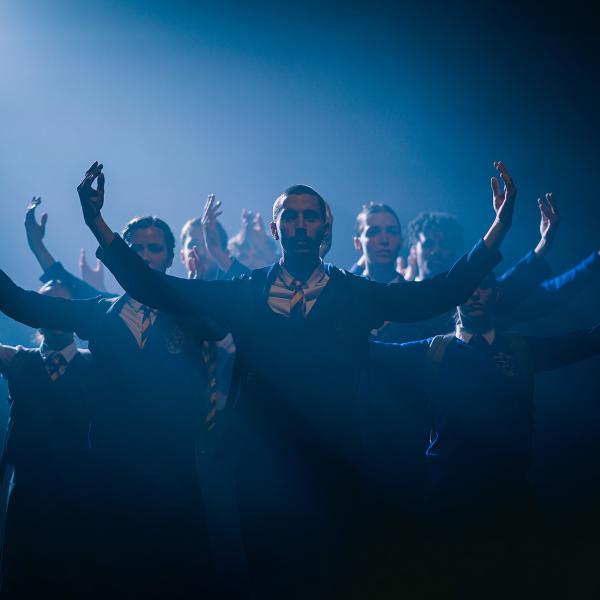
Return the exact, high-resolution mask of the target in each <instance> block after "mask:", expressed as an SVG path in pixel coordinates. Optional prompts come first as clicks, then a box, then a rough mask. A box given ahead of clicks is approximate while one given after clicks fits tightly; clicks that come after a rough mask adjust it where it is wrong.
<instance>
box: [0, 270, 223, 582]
mask: <svg viewBox="0 0 600 600" xmlns="http://www.w3.org/2000/svg"><path fill="white" fill-rule="evenodd" d="M125 301H126V297H125V296H121V297H119V298H113V299H106V298H92V299H87V300H65V299H62V298H51V297H49V296H44V295H41V294H37V293H35V292H28V291H25V290H23V289H21V288H19V287H18V286H16V285H15V284H14V283H13V282H12V281H11V280H10V279H9V278H8V277H7V276H6V275H5V274H4V273H0V309H1V310H2V311H4V312H5V313H6V314H7V315H9V316H11V317H12V318H14V319H16V320H19V321H21V322H23V323H25V324H27V325H29V326H31V327H36V328H39V327H42V328H47V329H58V330H64V331H74V332H75V333H76V334H77V335H78V336H79V337H80V338H82V339H84V340H88V341H89V349H90V351H91V355H92V361H91V363H92V366H93V369H94V371H95V376H96V378H97V379H96V381H97V382H98V383H97V384H95V385H94V386H93V388H91V389H90V390H89V391H90V393H91V394H92V395H93V404H94V409H93V429H92V432H91V440H92V446H93V456H94V461H95V464H96V467H97V468H96V472H95V475H96V477H95V483H96V486H97V496H98V498H99V499H101V502H102V503H103V507H102V515H103V518H105V519H106V520H105V523H104V526H105V527H104V529H105V531H106V532H108V533H107V534H106V540H105V543H106V544H107V545H108V546H109V547H107V548H106V552H105V553H104V558H105V559H106V560H109V561H110V562H111V565H110V566H109V567H107V568H110V569H111V570H113V569H114V568H115V565H117V567H119V564H121V565H122V566H121V567H119V568H121V569H122V572H121V573H120V574H116V573H115V572H114V571H113V572H112V575H111V578H112V579H111V578H109V579H111V580H113V579H114V580H117V579H119V578H120V577H125V578H127V579H128V580H129V581H131V582H132V585H137V584H136V583H135V579H136V577H137V576H136V574H138V575H139V572H138V571H137V570H136V569H134V568H133V567H132V563H131V561H132V560H134V559H136V558H137V559H138V561H139V562H138V564H137V565H136V567H137V568H139V569H140V571H141V572H145V573H147V574H148V575H149V576H148V577H147V578H145V579H144V581H147V580H149V579H150V581H152V580H151V577H164V578H165V581H166V579H169V578H170V579H173V577H175V578H179V579H178V581H179V580H180V581H183V580H184V577H183V576H182V573H181V568H180V567H182V566H184V565H188V566H189V563H186V562H185V561H186V560H187V561H189V560H192V559H197V560H196V563H198V561H199V562H202V561H204V558H202V557H203V556H204V555H205V549H203V548H201V547H202V545H203V544H205V542H206V535H205V531H204V530H205V523H204V521H203V519H204V515H203V508H202V501H201V496H200V489H199V482H198V478H197V470H196V452H197V451H198V449H199V445H201V444H202V443H204V441H203V435H204V432H205V429H206V415H207V412H208V410H209V405H208V402H209V393H208V391H209V385H208V378H207V373H206V368H205V364H204V362H203V359H202V356H201V345H200V344H201V342H202V341H203V339H205V338H206V337H207V336H212V337H213V338H214V337H215V334H214V331H213V332H211V331H208V330H207V329H206V327H205V323H204V322H203V321H201V320H199V319H195V318H191V319H186V318H177V317H173V316H171V315H168V314H164V313H159V315H158V316H157V319H156V321H155V324H154V326H153V327H152V328H151V329H150V336H149V338H148V340H147V342H146V345H145V347H144V349H143V350H142V349H140V348H139V347H138V344H137V342H136V340H135V338H134V337H133V335H132V334H131V332H130V330H129V329H128V327H127V326H126V324H125V323H124V322H123V320H122V319H121V317H120V315H119V312H120V308H121V306H122V304H123V303H124V302H125ZM207 331H208V333H207ZM217 339H218V334H217ZM101 533H104V531H102V532H101ZM201 555H202V556H201ZM119 557H121V559H122V561H121V560H120V559H119ZM165 561H168V564H169V565H171V566H172V569H173V571H169V569H167V568H166V566H165V565H166V564H167V562H165ZM149 565H155V566H156V568H154V567H149ZM204 572H205V571H204V567H203V566H200V567H199V566H198V564H196V565H195V566H194V568H192V567H191V566H189V571H187V573H188V574H189V576H190V577H192V578H193V577H196V576H197V577H201V575H202V573H204ZM166 573H171V574H172V575H173V577H170V576H169V577H167V575H166ZM193 573H196V575H193ZM121 580H122V579H121ZM107 582H108V579H107ZM149 585H150V587H152V585H155V586H156V585H158V584H156V582H154V583H151V584H149Z"/></svg>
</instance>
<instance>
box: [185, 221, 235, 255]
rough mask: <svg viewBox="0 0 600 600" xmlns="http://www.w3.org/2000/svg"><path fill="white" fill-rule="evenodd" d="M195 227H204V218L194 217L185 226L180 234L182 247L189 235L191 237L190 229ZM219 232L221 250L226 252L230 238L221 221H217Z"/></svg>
mask: <svg viewBox="0 0 600 600" xmlns="http://www.w3.org/2000/svg"><path fill="white" fill-rule="evenodd" d="M194 227H202V217H194V218H193V219H189V220H188V221H186V222H185V223H184V224H183V227H182V228H181V233H180V234H179V241H180V243H181V245H182V246H183V242H184V240H185V238H186V237H187V236H188V235H190V229H192V228H194ZM217 231H218V232H219V243H220V246H221V250H223V251H226V250H227V242H228V241H229V237H228V236H227V232H226V231H225V227H223V225H221V222H220V221H217Z"/></svg>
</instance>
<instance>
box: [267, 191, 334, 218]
mask: <svg viewBox="0 0 600 600" xmlns="http://www.w3.org/2000/svg"><path fill="white" fill-rule="evenodd" d="M302 194H306V195H307V196H313V197H314V198H316V199H317V201H318V203H319V210H320V211H321V215H322V216H323V220H324V221H325V220H327V205H326V204H325V200H323V197H322V196H321V194H319V193H318V192H317V191H316V190H315V189H313V188H311V187H310V186H309V185H303V184H296V185H292V186H290V187H289V188H287V189H286V190H284V191H283V192H281V194H279V196H277V199H276V200H275V202H274V203H273V221H277V217H278V216H279V213H280V212H281V208H282V205H283V201H284V200H285V199H286V198H287V197H288V196H300V195H302Z"/></svg>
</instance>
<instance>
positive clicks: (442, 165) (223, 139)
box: [0, 0, 600, 533]
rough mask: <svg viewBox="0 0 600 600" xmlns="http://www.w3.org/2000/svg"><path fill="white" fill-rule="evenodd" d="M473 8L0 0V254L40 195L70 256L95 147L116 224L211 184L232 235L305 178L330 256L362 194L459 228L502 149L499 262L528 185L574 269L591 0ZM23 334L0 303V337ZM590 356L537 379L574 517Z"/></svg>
mask: <svg viewBox="0 0 600 600" xmlns="http://www.w3.org/2000/svg"><path fill="white" fill-rule="evenodd" d="M470 4H472V5H469V6H465V5H461V4H453V3H428V2H418V3H413V2H411V3H407V4H403V3H395V4H394V6H389V5H387V4H384V3H379V2H377V1H373V2H368V3H367V2H363V3H346V4H341V3H339V4H328V5H325V6H323V5H322V4H321V3H317V2H303V3H298V4H295V5H294V6H293V7H291V6H289V5H288V3H279V4H275V3H267V2H263V3H240V2H229V1H223V2H218V3H217V2H214V3H188V2H166V1H165V2H158V1H150V2H143V3H141V2H140V3H135V2H126V1H122V2H116V1H113V0H109V1H106V2H103V3H89V2H66V1H64V0H59V1H55V2H51V3H50V2H42V1H38V2H33V1H31V0H25V1H17V0H8V1H5V2H3V3H2V5H1V6H0V75H1V89H0V133H1V135H0V139H1V143H0V201H1V203H2V204H1V206H2V209H1V213H0V214H1V217H0V219H1V220H0V261H1V267H2V268H3V269H5V270H6V271H7V272H8V273H9V274H10V275H11V276H12V277H13V278H14V279H15V280H16V281H17V282H18V283H19V284H21V285H24V286H25V287H28V288H32V287H35V286H36V285H37V283H36V281H37V279H36V278H37V277H38V276H39V268H38V266H37V264H36V262H35V260H34V258H33V256H32V255H31V254H30V253H29V251H28V249H27V246H26V242H25V236H24V231H23V226H22V221H23V214H24V208H25V205H26V203H27V201H28V200H29V198H30V197H31V196H32V195H34V194H36V195H41V196H42V197H43V209H44V210H47V211H48V212H49V213H50V219H49V223H48V233H47V243H48V246H49V248H50V250H51V252H53V253H54V255H55V256H56V257H57V258H58V259H60V260H62V261H63V263H64V264H65V265H66V266H67V268H69V269H71V270H73V271H76V270H77V256H78V252H79V248H80V247H85V248H86V249H87V250H88V254H89V255H91V254H92V253H93V250H94V243H93V240H92V237H91V235H90V234H89V232H88V231H87V230H86V229H85V227H84V226H83V223H82V219H81V216H80V210H79V206H78V201H77V197H76V193H75V188H76V186H77V184H78V182H79V181H80V179H81V177H82V175H83V173H84V171H85V169H86V168H87V166H88V165H89V164H90V163H91V162H93V161H94V160H96V159H98V160H100V161H102V162H103V163H104V165H105V172H106V176H107V185H106V187H107V199H106V209H105V214H106V218H107V220H108V221H109V223H110V224H111V225H112V226H113V227H114V228H121V227H122V226H123V225H124V224H125V222H126V221H127V220H128V219H130V218H131V217H133V216H136V215H140V214H144V213H148V212H152V213H155V214H157V215H159V216H161V217H163V218H164V219H166V220H167V221H168V222H169V223H170V224H171V225H172V227H173V228H174V229H175V230H178V229H179V228H180V227H181V225H182V224H183V222H184V221H185V220H186V219H188V218H189V217H192V216H195V215H198V214H199V213H200V209H201V206H202V205H203V202H204V198H205V197H206V195H207V194H208V193H210V192H213V193H215V194H216V195H217V196H218V198H219V199H221V200H222V201H223V203H224V209H225V214H224V215H223V222H224V224H225V226H226V228H227V229H228V231H229V233H230V234H232V233H234V232H235V231H236V230H237V229H238V227H239V213H240V211H241V209H242V208H243V207H248V208H254V209H257V210H261V211H262V212H263V213H265V214H266V215H268V214H269V211H270V207H271V204H272V201H273V200H274V198H275V197H276V196H277V195H278V193H279V192H280V191H281V190H282V189H284V188H285V187H287V186H289V185H291V184H293V183H299V182H302V183H307V184H310V185H313V186H314V187H316V188H317V189H318V190H319V191H320V192H321V193H322V194H323V196H324V197H325V198H326V199H327V200H328V201H329V202H330V204H331V206H332V209H333V212H334V215H335V219H336V220H335V227H334V232H335V233H334V245H333V250H332V252H331V255H330V258H331V260H332V262H335V263H337V264H339V265H340V266H349V265H350V264H351V263H352V262H353V261H354V259H355V257H356V256H355V253H354V250H353V247H352V224H353V220H354V217H355V215H356V213H357V211H358V210H359V208H360V206H361V204H362V203H364V202H367V201H369V200H375V201H382V202H386V203H389V204H391V205H392V206H393V207H394V208H395V209H396V210H397V211H398V214H399V215H400V218H401V220H402V222H403V223H404V224H405V223H406V222H407V221H408V220H410V219H411V218H412V217H413V216H414V215H415V214H416V213H417V212H419V211H420V210H424V209H437V210H446V211H450V212H454V213H456V214H457V215H458V216H459V218H460V220H461V221H462V222H463V224H464V226H465V229H466V232H467V236H466V238H467V241H468V242H469V243H470V242H471V241H473V240H474V239H476V237H477V236H479V235H481V234H482V233H483V231H484V229H485V228H486V227H487V225H488V224H489V222H490V221H491V218H492V209H491V197H490V191H489V177H490V176H491V175H493V168H492V161H493V160H497V159H502V160H503V161H505V163H506V164H507V165H508V167H509V169H510V170H511V172H512V174H513V176H514V178H515V181H516V183H517V185H518V188H519V194H518V206H517V210H516V217H515V223H514V227H513V230H512V232H511V234H510V237H509V238H508V239H507V240H506V242H505V245H504V249H503V253H504V255H505V257H506V263H505V264H506V265H507V266H508V264H510V263H511V262H512V261H514V260H516V259H517V258H518V257H520V256H521V255H522V254H523V253H524V252H526V251H527V250H529V249H531V248H533V246H534V245H535V243H536V240H537V236H538V211H537V206H536V198H537V197H538V196H540V195H541V194H543V193H544V192H547V191H553V192H554V194H555V197H556V199H557V201H558V203H559V206H560V209H561V213H562V220H563V222H562V225H561V229H560V232H559V236H558V239H557V242H556V245H555V248H554V251H553V253H552V255H551V257H550V262H551V264H552V265H553V267H554V269H555V271H556V272H560V271H562V270H564V269H565V268H567V267H570V266H572V265H573V264H575V263H576V262H578V261H579V260H581V259H582V258H583V257H584V256H586V255H587V254H589V253H591V252H592V251H594V250H597V249H598V248H599V247H600V239H599V235H598V231H599V228H598V226H599V221H600V218H599V217H600V208H599V202H598V198H597V187H598V173H599V172H600V170H599V169H598V166H599V156H598V151H597V138H598V109H597V105H598V92H599V85H598V61H597V56H596V54H595V50H596V48H597V47H598V35H597V27H598V23H597V21H596V20H595V19H594V15H593V12H592V8H591V3H589V4H588V3H586V4H576V3H568V4H567V3H564V4H563V5H562V6H561V5H558V6H557V5H556V4H555V3H546V4H545V5H541V6H540V7H536V8H534V7H530V6H525V5H522V6H519V5H516V4H507V3H500V2H495V3H491V2H480V3H470ZM40 212H41V211H40ZM174 272H175V273H177V274H180V275H181V274H183V270H182V268H181V266H180V265H177V266H176V267H175V268H174ZM113 285H114V284H113V283H112V281H110V280H109V287H110V286H113ZM115 289H116V288H115ZM599 299H600V294H599V287H598V285H596V286H595V287H593V288H591V289H590V290H589V291H588V292H586V293H585V294H584V295H582V296H580V297H579V298H578V299H577V300H576V301H575V302H574V303H573V304H572V305H571V306H570V307H568V308H567V309H565V310H563V311H561V312H560V313H559V314H557V315H555V316H554V317H553V318H552V319H545V320H544V321H543V322H541V323H539V324H536V325H535V326H531V327H530V329H529V330H530V331H533V332H543V333H550V332H561V331H566V330H568V329H572V328H576V327H584V326H590V325H592V324H593V323H594V322H596V320H598V317H599V316H600V315H599V312H600V311H599V302H598V300H599ZM30 338H31V331H30V330H26V329H25V328H22V327H20V326H16V325H14V324H12V323H11V322H9V321H8V320H7V319H6V318H4V317H3V316H1V315H0V341H2V342H3V343H9V344H11V343H12V344H14V343H17V342H20V343H30ZM599 368H600V362H599V361H598V359H596V360H594V361H590V362H588V363H587V364H586V365H584V366H578V367H572V368H569V369H565V370H563V371H560V372H556V373H553V374H550V375H547V376H543V377H541V378H540V381H539V385H538V397H537V407H538V408H537V433H536V447H535V463H534V469H533V475H532V476H533V481H534V484H535V486H536V490H537V491H538V492H539V494H540V497H541V498H542V500H543V503H545V505H546V506H548V507H549V510H550V509H551V510H557V511H558V513H559V514H560V515H562V522H561V523H562V525H564V526H566V527H567V528H568V527H571V523H572V522H571V521H569V519H570V518H571V516H574V515H582V514H585V515H586V518H592V517H593V516H594V515H595V505H596V503H597V501H598V500H599V499H600V495H599V494H598V487H599V486H598V474H597V465H598V458H600V450H599V448H600V444H599V442H598V437H599V435H598V434H599V431H600V430H599V428H598V426H599V421H600V419H599V417H600V404H599V400H600V384H599V377H598V369H599ZM1 385H4V383H2V384H1ZM557 390H558V391H559V392H560V393H558V392H557ZM0 393H2V395H5V393H4V392H3V391H1V390H0ZM578 522H579V521H578ZM573 527H580V528H582V530H585V529H586V526H585V525H581V524H580V525H577V526H575V525H573ZM582 533H586V531H582Z"/></svg>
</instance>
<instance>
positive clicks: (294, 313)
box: [290, 279, 306, 319]
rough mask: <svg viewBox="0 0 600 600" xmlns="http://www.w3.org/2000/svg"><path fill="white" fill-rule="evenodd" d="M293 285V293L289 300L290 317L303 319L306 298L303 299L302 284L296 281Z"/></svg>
mask: <svg viewBox="0 0 600 600" xmlns="http://www.w3.org/2000/svg"><path fill="white" fill-rule="evenodd" d="M293 285H294V293H293V295H292V299H291V300H290V317H291V318H297V319H304V317H305V316H306V298H305V297H304V289H303V287H302V282H301V281H299V280H298V279H296V280H294V283H293Z"/></svg>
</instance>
